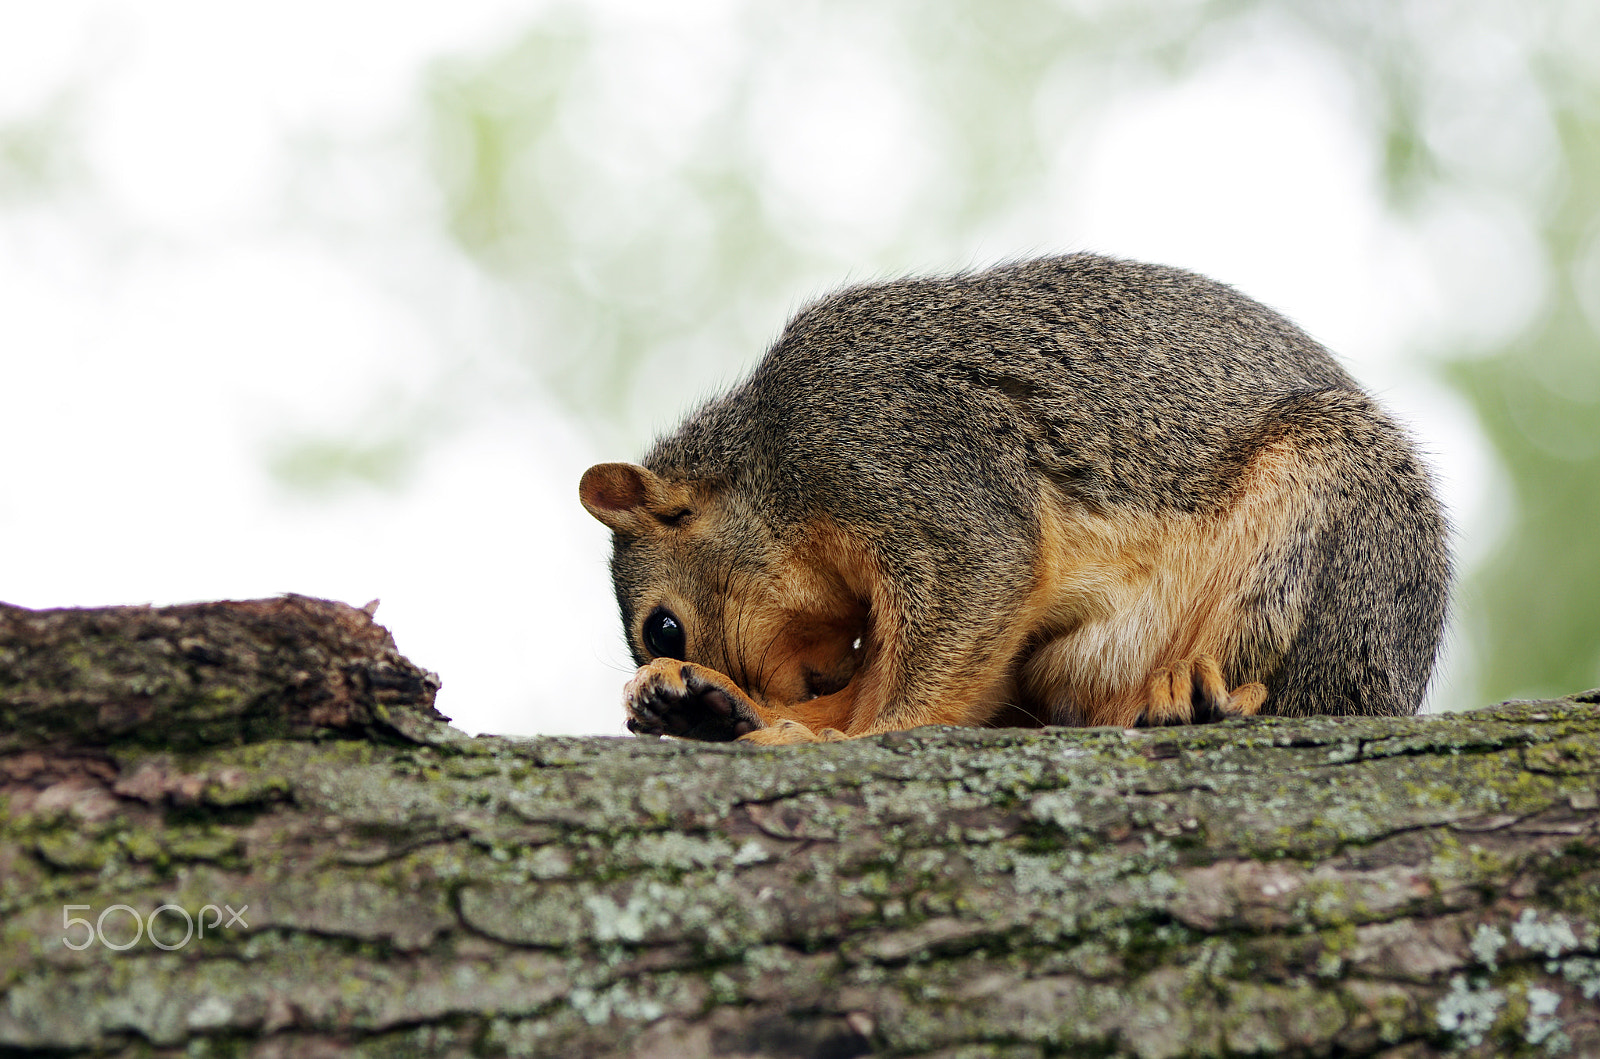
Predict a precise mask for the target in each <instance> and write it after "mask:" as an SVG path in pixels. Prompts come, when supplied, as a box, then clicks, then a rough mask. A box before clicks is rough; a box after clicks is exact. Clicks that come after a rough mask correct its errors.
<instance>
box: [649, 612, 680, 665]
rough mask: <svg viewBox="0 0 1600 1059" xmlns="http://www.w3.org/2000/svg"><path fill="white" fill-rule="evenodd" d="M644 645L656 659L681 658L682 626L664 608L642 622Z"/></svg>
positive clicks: (651, 613)
mask: <svg viewBox="0 0 1600 1059" xmlns="http://www.w3.org/2000/svg"><path fill="white" fill-rule="evenodd" d="M644 645H645V647H646V648H648V649H649V651H650V653H651V654H652V655H654V656H656V657H657V658H677V659H682V658H683V650H684V642H683V624H682V623H681V622H679V621H678V619H677V618H676V617H675V616H674V615H673V613H672V611H670V610H668V609H667V608H665V607H657V608H656V609H655V610H652V611H651V612H650V616H649V617H648V618H646V619H645V620H644Z"/></svg>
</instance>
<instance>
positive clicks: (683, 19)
mask: <svg viewBox="0 0 1600 1059" xmlns="http://www.w3.org/2000/svg"><path fill="white" fill-rule="evenodd" d="M1078 249H1093V250H1100V251H1105V252H1111V253H1115V254H1119V255H1123V256H1130V257H1138V258H1145V259H1151V260H1157V261H1162V262H1167V263H1171V264H1177V265H1182V266H1187V267H1190V268H1194V269H1197V270H1200V271H1203V272H1207V273H1210V274H1212V275H1214V276H1216V277H1218V278H1220V279H1223V280H1225V281H1227V282H1230V283H1233V284H1235V285H1237V286H1239V287H1241V288H1242V289H1243V290H1245V291H1246V292H1248V293H1250V294H1252V295H1254V296H1256V297H1257V298H1260V299H1261V300H1263V301H1265V302H1267V303H1269V304H1271V305H1273V306H1275V307H1277V308H1279V309H1281V310H1282V311H1284V312H1285V313H1287V314H1288V315H1289V316H1290V317H1292V318H1293V319H1295V320H1297V321H1298V322H1299V323H1301V324H1302V325H1303V326H1304V327H1305V328H1307V329H1308V330H1309V331H1310V332H1311V333H1312V334H1314V335H1315V336H1317V337H1318V338H1320V339H1322V340H1323V341H1324V342H1326V343H1327V344H1328V345H1330V346H1331V347H1333V348H1334V349H1335V350H1336V351H1337V352H1338V353H1339V354H1340V355H1341V356H1343V357H1344V358H1345V360H1346V361H1347V362H1348V364H1349V366H1350V367H1351V369H1352V370H1353V371H1354V372H1355V373H1356V374H1357V375H1358V376H1359V377H1360V378H1361V379H1363V380H1364V381H1365V382H1366V383H1368V384H1369V385H1370V386H1371V387H1373V388H1374V389H1376V390H1377V391H1378V392H1379V393H1380V394H1381V395H1382V397H1383V398H1384V399H1385V400H1386V402H1387V403H1388V404H1389V405H1390V406H1391V408H1392V409H1394V410H1395V411H1396V413H1397V414H1398V415H1399V416H1400V417H1401V418H1402V419H1404V420H1405V421H1406V422H1407V423H1408V424H1409V425H1410V426H1411V427H1412V429H1413V430H1414V431H1415V433H1416V434H1417V435H1418V437H1419V438H1420V439H1421V440H1422V443H1423V445H1424V447H1425V448H1426V449H1427V451H1428V452H1429V454H1430V458H1431V459H1432V461H1433V463H1434V465H1435V467H1436V468H1437V472H1438V475H1439V481H1440V486H1441V489H1442V491H1443V493H1444V495H1445V497H1446V500H1447V502H1448V504H1449V506H1450V509H1451V512H1452V516H1453V519H1454V522H1455V526H1456V551H1457V555H1458V558H1459V563H1460V566H1461V568H1462V571H1463V578H1462V581H1461V584H1460V588H1459V589H1458V591H1457V593H1456V600H1455V616H1454V621H1453V625H1452V631H1451V634H1450V641H1449V644H1448V646H1447V651H1446V658H1445V663H1444V666H1443V669H1442V671H1441V673H1440V676H1439V677H1438V678H1437V680H1436V683H1435V687H1434V691H1433V694H1432V697H1431V700H1430V705H1431V708H1433V709H1458V708H1465V707H1470V706H1474V705H1479V704H1483V703H1486V702H1490V701H1495V700H1498V699H1500V698H1504V697H1509V696H1517V695H1532V694H1543V693H1559V692H1566V691H1573V690H1578V689H1581V688H1586V687H1589V686H1592V685H1595V684H1600V607H1597V606H1596V604H1595V601H1596V600H1600V543H1597V539H1596V538H1597V532H1600V341H1597V331H1600V4H1595V3H1594V2H1593V0H1537V2H1528V3H1520V4H1505V3H1500V2H1498V0H1478V2H1474V0H1459V2H1449V0H1381V2H1380V0H1326V2H1320V3H1317V4H1304V3H1298V2H1273V0H1170V2H1154V0H988V2H985V3H983V4H976V3H970V2H957V0H917V2H911V0H882V2H877V3H872V4H861V3H854V2H848V0H792V2H788V3H783V4H775V3H764V2H760V0H747V2H741V0H681V2H679V3H674V4H658V3H651V2H647V0H637V2H622V0H605V2H602V0H594V2H585V3H562V4H557V3H538V2H516V3H513V2H509V0H452V2H451V3H449V4H439V3H403V2H402V3H395V2H392V0H391V2H382V3H380V2H374V0H317V2H314V3H313V2H307V0H281V2H279V3H275V4H272V5H253V4H252V5H244V4H216V3H211V2H207V0H195V2H176V0H142V2H138V3H132V2H130V3H106V2H98V3H97V2H80V0H52V2H50V3H47V4H41V3H22V2H17V0H0V599H4V600H7V601H8V602H12V603H17V604H21V605H24V606H33V607H48V606H67V605H98V604H107V603H137V602H156V603H167V602H177V601H183V600H190V599H202V598H228V597H233V598H240V597H249V596H258V595H269V594H274V593H278V592H283V591H296V592H303V593H309V594H314V595H322V596H329V597H332V598H337V599H343V600H346V601H349V602H352V603H355V604H357V605H359V604H362V603H365V602H366V601H367V600H369V599H372V598H381V599H382V601H383V603H382V609H381V610H380V611H379V617H380V619H381V620H382V621H383V622H384V623H385V624H387V625H388V626H389V627H390V628H391V629H392V630H393V632H394V634H395V636H396V639H397V640H398V642H399V645H400V647H401V649H402V650H404V651H406V652H407V653H408V654H409V655H411V657H413V658H414V659H416V660H417V661H418V662H420V663H421V664H423V665H426V666H429V667H430V668H434V669H437V670H438V671H440V673H441V674H442V676H443V677H444V680H445V687H444V691H443V692H442V694H441V698H440V705H441V707H442V708H443V709H444V710H445V712H446V713H449V714H451V715H453V716H454V717H455V718H456V719H457V722H458V723H459V724H460V725H461V726H462V727H464V728H466V729H468V730H470V731H498V732H519V733H534V732H550V733H554V732H618V731H620V730H621V710H620V708H619V707H618V691H619V688H620V685H621V683H622V681H623V679H624V678H625V677H626V675H627V673H628V672H629V670H630V669H631V665H630V663H629V662H628V661H627V654H626V651H625V649H624V646H623V643H622V639H621V635H620V632H619V630H618V628H617V620H616V617H615V613H614V607H613V603H612V600H611V596H610V588H609V585H608V583H607V581H606V575H605V570H604V557H605V553H606V547H607V542H606V535H605V533H604V531H603V530H602V528H601V527H600V526H599V525H598V524H596V523H593V522H592V521H590V520H589V519H588V517H587V516H586V515H585V514H584V513H583V512H582V510H581V509H580V508H579V507H578V505H577V502H576V499H575V492H576V482H577V478H578V475H579V474H580V473H581V471H582V469H583V468H584V467H586V466H587V465H589V464H590V463H592V462H596V461H598V460H601V459H613V458H630V457H636V456H637V455H638V453H639V452H640V450H641V449H642V448H643V446H644V445H645V444H646V442H647V440H648V438H649V437H650V436H651V434H652V433H653V432H654V431H656V430H659V429H662V428H664V427H667V426H670V425H671V424H672V423H674V422H675V421H676V420H677V418H678V417H680V416H681V415H682V414H683V412H684V411H685V410H686V409H687V408H688V407H689V406H690V405H691V404H692V403H693V402H694V401H695V400H697V399H698V398H700V397H703V396H705V395H708V394H710V393H712V392H714V391H715V390H717V389H718V388H720V387H721V386H722V385H724V384H726V383H727V382H729V381H731V380H732V379H734V378H736V377H737V376H738V374H739V373H740V372H741V371H742V370H744V369H745V368H746V367H748V365H749V364H750V363H752V361H753V360H754V358H756V357H757V356H759V354H760V353H761V351H762V350H763V348H764V347H765V345H766V344H767V343H768V342H770V341H771V340H772V338H773V337H774V336H775V335H776V334H777V332H778V330H779V328H780V327H781V325H782V323H783V321H784V319H785V317H786V316H787V315H788V314H789V313H790V312H792V311H793V310H794V309H795V308H797V307H798V306H799V305H801V304H803V303H804V302H805V301H806V300H807V299H809V298H811V297H814V296H816V295H818V294H820V293H822V292H824V291H826V290H828V289H830V288H832V287H834V286H837V285H838V284H840V283H843V282H847V281H859V280H866V279H872V278H876V277H883V276H890V275H896V274H903V273H906V272H917V271H948V270H952V269H958V268H967V267H976V266H983V265H987V264H991V263H993V262H996V261H1000V260H1005V259H1010V258H1016V257H1021V256H1027V255H1032V254H1037V253H1045V252H1060V251H1070V250H1078Z"/></svg>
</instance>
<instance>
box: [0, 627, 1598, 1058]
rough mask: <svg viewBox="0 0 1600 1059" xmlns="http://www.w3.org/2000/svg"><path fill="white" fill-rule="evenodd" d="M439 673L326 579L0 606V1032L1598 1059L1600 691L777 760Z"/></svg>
mask: <svg viewBox="0 0 1600 1059" xmlns="http://www.w3.org/2000/svg"><path fill="white" fill-rule="evenodd" d="M436 687H437V681H436V680H434V679H433V678H432V676H431V675H430V674H427V673H425V672H424V671H422V670H420V669H418V668H417V667H415V666H413V665H411V664H410V663H409V662H407V661H406V660H405V659H404V658H402V657H401V656H399V655H398V653H396V652H395V650H394V647H393V643H392V641H390V640H389V638H388V636H387V634H386V633H385V632H384V631H383V630H382V629H381V627H379V626H377V625H375V624H373V623H372V622H371V620H370V619H369V618H368V616H367V615H366V614H365V613H363V612H361V611H358V610H355V609H353V608H349V607H344V606H341V605H339V604H331V603H325V602H322V601H317V600H309V599H304V598H301V597H289V598H287V599H283V600H265V601H254V602H248V603H214V604H200V605H196V606H192V607H168V608H154V609H152V608H113V609H107V610H99V611H95V610H80V611H43V612H30V611H24V610H20V609H18V608H0V797H3V799H4V802H3V804H4V805H5V813H4V816H3V818H0V825H3V830H0V916H3V927H0V1050H4V1049H7V1048H12V1049H49V1050H53V1051H56V1052H60V1053H73V1054H123V1053H126V1054H133V1053H138V1054H152V1053H154V1054H173V1055H176V1054H178V1053H180V1052H182V1053H185V1054H190V1053H193V1054H207V1053H210V1052H229V1053H230V1054H232V1053H239V1052H247V1053H250V1054H261V1055H312V1054H324V1053H325V1052H327V1051H328V1050H330V1049H335V1048H337V1049H346V1050H355V1051H357V1052H361V1053H368V1054H373V1055H391V1054H394V1053H395V1052H396V1051H397V1050H408V1051H413V1052H418V1053H427V1054H464V1055H466V1054H471V1055H477V1054H483V1055H491V1054H510V1055H538V1056H544V1055H573V1056H578V1055H595V1056H598V1055H617V1056H648V1055H663V1056H667V1055H690V1056H693V1055H726V1056H736V1055H762V1056H850V1055H866V1054H884V1055H946V1056H957V1055H960V1056H971V1057H975V1056H1008V1057H1009V1056H1045V1055H1061V1054H1068V1055H1079V1054H1095V1055H1102V1054H1104V1055H1135V1056H1149V1057H1157V1056H1188V1055H1196V1056H1198V1055H1240V1054H1246V1055H1248V1054H1262V1055H1284V1056H1297V1055H1307V1056H1310V1055H1332V1054H1337V1055H1348V1056H1354V1055H1389V1056H1427V1055H1436V1054H1437V1055H1443V1054H1466V1055H1481V1056H1491V1055H1494V1056H1500V1055H1513V1054H1527V1055H1543V1054H1547V1053H1548V1054H1556V1053H1557V1052H1558V1051H1559V1050H1560V1049H1562V1048H1565V1049H1566V1050H1567V1054H1576V1055H1584V1054H1596V1053H1600V1016H1597V1015H1596V1011H1597V1009H1600V1004H1597V1003H1596V1001H1597V999H1600V797H1597V793H1596V790H1597V781H1600V710H1597V709H1596V706H1595V703H1596V702H1597V701H1600V695H1597V694H1595V693H1588V694H1586V695H1582V696H1576V697H1574V698H1571V699H1565V700H1559V701H1552V702H1540V703H1508V704H1504V705H1502V706H1498V707H1495V708H1493V709H1489V710H1483V711H1479V712H1476V713H1471V714H1461V715H1450V716H1441V717H1427V718H1406V719H1399V720H1395V719H1386V720H1385V719H1379V720H1374V719H1354V718H1312V719H1305V720H1280V719H1272V718H1252V719H1247V720H1239V721H1230V722H1227V723H1225V724H1220V725H1214V726H1207V727H1199V728H1186V729H1167V730H1154V731H1123V730H1120V729H1090V730H1071V729H1044V730H983V729H919V730H916V731H911V732H900V733H893V734H891V735H887V736H882V737H878V738H874V739H866V740H858V741H854V742H847V743H837V744H822V745H816V746H803V747H785V748H776V749H767V748H760V747H753V746H747V745H744V744H737V743H735V744H704V743H686V742H659V741H647V740H637V739H631V738H614V739H613V738H590V739H572V738H541V739H506V738H492V737H483V738H478V739H471V738H468V737H466V736H465V735H463V734H461V733H459V732H457V731H455V730H454V729H451V728H449V727H447V726H446V725H444V724H443V723H442V720H443V719H442V718H441V717H440V716H439V715H438V714H437V712H435V711H434V710H433V707H432V697H433V691H434V689H435V688H436ZM118 905H121V906H126V908H125V909H123V908H115V907H113V906H118ZM85 906H86V907H85ZM161 906H167V907H166V908H163V909H162V910H161V911H160V912H157V909H158V908H161ZM108 910H109V911H108ZM230 916H233V917H236V918H234V920H233V921H232V922H229V919H230ZM72 920H77V922H70V921H72ZM69 923H70V925H69ZM186 925H187V927H188V930H189V935H188V936H187V937H186V936H185V935H186ZM136 928H138V931H139V934H138V936H137V939H136V940H132V942H131V943H129V942H130V939H134V938H135V930H136ZM201 928H203V930H204V936H203V937H201V936H200V932H201ZM84 942H87V944H82V947H81V948H76V947H75V946H79V945H80V944H81V943H84ZM117 946H124V947H122V948H117Z"/></svg>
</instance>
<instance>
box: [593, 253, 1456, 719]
mask: <svg viewBox="0 0 1600 1059" xmlns="http://www.w3.org/2000/svg"><path fill="white" fill-rule="evenodd" d="M579 498H580V500H581V501H582V503H583V506H584V507H585V508H586V509H587V510H588V511H589V513H590V514H592V515H593V516H594V517H595V518H597V519H599V520H600V521H601V522H602V523H604V524H605V525H606V526H607V527H609V528H610V529H611V531H612V533H613V554H612V560H611V573H612V577H613V581H614V583H615V587H616V593H617V599H618V602H619V603H620V606H621V611H622V622H623V625H624V628H625V630H626V635H627V638H628V643H629V646H630V649H631V651H632V653H633V656H634V659H635V661H636V662H637V663H638V664H639V666H640V669H639V670H638V672H637V674H636V675H635V676H634V678H633V679H632V680H631V681H630V682H629V683H628V685H627V688H626V690H625V692H624V703H625V708H626V712H627V724H628V727H629V729H630V730H632V731H633V732H635V733H637V734H642V735H643V734H654V735H661V734H666V735H675V736H680V737H685V738H692V739H707V740H731V739H735V738H738V739H744V740H749V741H753V742H758V743H767V744H787V743H805V742H817V741H831V740H835V739H845V738H856V737H860V736H866V735H873V734H877V733H882V732H886V731H892V730H895V729H904V728H912V727H916V726H919V725H928V724H943V725H1035V726H1037V725H1044V724H1051V725H1082V726H1094V725H1120V726H1154V725H1168V724H1189V723H1202V722H1207V721H1215V720H1220V719H1224V718H1228V717H1236V716H1247V715H1251V714H1256V713H1263V714H1274V715H1285V716H1299V715H1306V714H1362V715H1399V714H1408V713H1414V712H1416V710H1417V708H1418V704H1419V702H1420V700H1421V697H1422V693H1423V689H1424V687H1425V685H1426V684H1427V681H1428V677H1429V673H1430V671H1431V669H1432V667H1433V662H1434V656H1435V653H1436V651H1437V649H1438V645H1439V638H1440V633H1441V628H1442V625H1443V622H1444V613H1445V601H1446V594H1447V585H1448V582H1449V577H1450V559H1449V555H1448V551H1447V546H1446V537H1447V530H1446V526H1445V521H1444V518H1443V516H1442V514H1441V511H1440V506H1439V503H1438V501H1437V500H1436V498H1435V495H1434V492H1433V488H1432V484H1431V480H1430V477H1429V474H1428V472H1427V471H1426V469H1425V468H1424V466H1423V465H1422V463H1421V461H1420V460H1419V457H1418V455H1417V453H1416V450H1415V447H1414V445H1413V443H1412V442H1411V440H1410V439H1409V437H1408V435H1407V434H1406V432H1405V431H1404V430H1402V429H1401V428H1400V427H1399V426H1397V425H1396V423H1395V422H1394V421H1393V420H1392V419H1390V418H1389V417H1388V416H1387V415H1386V414H1385V413H1384V412H1383V411H1381V410H1380V409H1379V408H1378V406H1377V404H1376V403H1375V402H1374V400H1373V398H1372V397H1371V396H1370V395H1368V394H1367V393H1366V392H1365V391H1363V390H1362V389H1361V388H1360V387H1359V386H1358V385H1357V384H1356V382H1355V381H1354V380H1353V379H1352V378H1351V377H1350V376H1349V375H1348V374H1347V373H1346V372H1345V371H1344V370H1343V369H1342V368H1341V367H1340V366H1339V365H1338V363H1336V361H1335V360H1334V358H1333V356H1332V355H1331V354H1330V353H1329V352H1328V350H1326V349H1325V348H1324V347H1323V346H1321V345H1319V344H1318V343H1317V342H1316V341H1314V340H1313V339H1312V338H1310V337H1309V336H1308V335H1306V334H1305V333H1304V332H1303V331H1301V330H1300V329H1298V328H1297V327H1295V326H1294V325H1293V324H1291V323H1290V322H1289V321H1288V320H1286V319H1285V318H1284V317H1283V316H1281V315H1279V314H1278V313H1276V312H1274V311H1273V310H1271V309H1268V308H1267V307H1265V306H1263V305H1261V304H1260V303H1258V302H1256V301H1253V300H1252V299H1250V298H1248V297H1246V296H1245V295H1243V294H1241V293H1239V292H1238V291H1236V290H1234V289H1233V288H1231V287H1229V286H1226V285H1224V284H1222V283H1219V282H1216V281H1213V280H1210V279H1207V278H1205V277H1203V276H1200V275H1197V274H1195V273H1191V272H1187V271H1183V270H1180V269H1176V268H1169V267H1164V266H1158V265H1150V264H1140V263H1135V262H1130V261H1124V260H1118V259H1114V258H1108V257H1102V256H1096V255H1091V254H1072V255H1068V256H1061V257H1047V258H1041V259H1036V260H1027V261H1022V262H1017V263H1011V264H1005V265H1001V266H998V267H995V268H992V269H989V270H987V271H977V272H968V273H961V274H956V275H951V276H946V277H938V278H915V279H902V280H896V281H891V282H882V283H869V284H864V285H860V286H853V287H848V288H846V289H843V290H840V291H838V292H837V293H834V294H831V295H829V296H827V297H824V298H822V299H821V300H819V301H816V302H814V303H812V304H811V305H809V306H807V307H805V308H803V309H802V310H801V311H799V312H798V313H797V314H796V315H795V316H794V318H793V319H792V320H791V321H790V322H789V324H788V325H787V327H786V328H785V329H784V331H783V332H782V334H781V335H780V336H779V338H778V339H777V341H776V342H775V343H774V344H773V345H772V346H771V348H770V349H769V350H768V352H767V353H766V355H765V356H764V357H763V359H762V360H761V361H760V362H759V364H757V366H756V367H755V369H754V371H753V372H752V373H751V374H750V375H749V376H748V377H747V378H746V379H744V381H743V382H741V383H739V384H738V385H736V386H735V387H733V388H732V389H731V390H730V391H729V392H727V393H726V394H725V395H723V396H721V397H717V398H715V399H713V400H711V401H709V402H708V403H706V404H705V405H704V406H703V407H701V408H700V409H699V410H698V411H696V412H694V413H692V414H691V415H689V416H688V418H687V419H685V420H684V421H683V423H682V425H681V426H680V427H678V429H677V430H676V431H675V432H673V433H671V434H668V435H666V436H665V437H663V438H661V439H660V440H658V441H657V442H656V444H655V445H654V447H653V448H652V449H651V450H650V452H649V454H648V455H647V456H646V457H645V458H644V461H643V464H642V465H637V464H631V463H602V464H598V465H596V466H594V467H591V468H589V469H588V470H587V471H586V472H585V473H584V475H583V478H582V481H581V482H580V485H579Z"/></svg>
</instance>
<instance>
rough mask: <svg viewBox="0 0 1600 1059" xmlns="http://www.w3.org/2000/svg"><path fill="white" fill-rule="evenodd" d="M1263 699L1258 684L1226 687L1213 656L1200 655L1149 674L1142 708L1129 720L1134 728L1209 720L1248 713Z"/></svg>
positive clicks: (1224, 718)
mask: <svg viewBox="0 0 1600 1059" xmlns="http://www.w3.org/2000/svg"><path fill="white" fill-rule="evenodd" d="M1266 701H1267V689H1266V687H1265V686H1264V685H1261V684H1241V685H1240V686H1239V687H1237V688H1234V689H1233V690H1232V691H1229V690H1228V684H1227V681H1225V680H1224V679H1223V676H1222V667H1221V666H1220V665H1218V664H1217V660H1216V659H1215V658H1212V657H1211V656H1210V655H1202V656H1201V657H1199V658H1195V659H1190V660H1187V661H1182V662H1174V663H1172V664H1171V665H1166V666H1162V667H1160V668H1159V669H1157V670H1156V671H1155V672H1154V673H1152V674H1150V684H1149V687H1148V688H1147V689H1146V692H1145V705H1144V708H1143V709H1142V710H1140V711H1139V716H1138V719H1136V720H1135V721H1134V722H1133V723H1134V726H1135V727H1137V728H1159V727H1164V726H1167V725H1177V724H1209V723H1211V722H1213V721H1222V720H1226V719H1227V718H1229V717H1249V716H1252V715H1253V714H1255V713H1256V712H1257V711H1258V710H1260V709H1261V704H1262V703H1264V702H1266Z"/></svg>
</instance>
